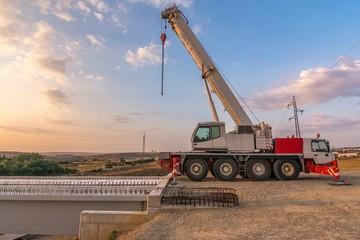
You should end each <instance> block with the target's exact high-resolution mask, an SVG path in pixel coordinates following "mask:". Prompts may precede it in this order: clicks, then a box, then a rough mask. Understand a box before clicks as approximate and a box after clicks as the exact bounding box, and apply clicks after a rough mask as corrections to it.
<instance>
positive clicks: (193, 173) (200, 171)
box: [185, 159, 209, 181]
mask: <svg viewBox="0 0 360 240" xmlns="http://www.w3.org/2000/svg"><path fill="white" fill-rule="evenodd" d="M208 171H209V167H208V165H207V163H206V162H205V160H203V159H189V160H188V161H187V162H186V164H185V174H186V176H187V177H188V178H189V179H191V180H193V181H201V180H203V179H204V178H205V177H206V175H207V174H208Z"/></svg>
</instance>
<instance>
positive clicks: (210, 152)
mask: <svg viewBox="0 0 360 240" xmlns="http://www.w3.org/2000/svg"><path fill="white" fill-rule="evenodd" d="M161 17H162V19H164V20H165V21H166V20H167V21H168V23H169V24H170V26H171V27H172V29H173V31H174V32H175V33H176V35H177V36H178V37H179V39H180V41H181V42H182V43H183V44H184V46H185V48H186V49H187V51H188V52H189V54H190V56H191V57H192V59H193V60H194V61H195V64H196V65H197V66H198V68H199V69H200V71H201V74H202V77H203V80H204V85H205V89H206V92H207V95H208V98H209V101H210V106H211V110H212V113H213V117H214V121H211V122H201V123H198V124H197V126H196V128H195V130H194V132H193V134H192V137H191V145H192V151H189V152H172V153H168V154H166V156H165V157H164V155H163V156H162V157H160V164H161V166H162V167H167V168H168V169H169V170H170V171H173V173H175V174H176V173H185V174H186V176H187V177H188V178H189V179H191V180H193V181H201V180H203V179H204V178H205V177H206V176H207V174H208V171H210V172H211V173H212V174H213V175H214V176H215V177H216V178H218V179H220V180H222V181H232V180H234V179H235V178H236V177H237V175H240V176H241V177H243V178H250V179H252V180H256V181H263V180H267V179H269V177H270V175H272V174H273V175H274V176H276V178H278V179H280V180H294V179H297V178H298V176H299V173H300V172H305V173H318V174H325V175H330V176H333V177H334V181H339V182H341V181H340V176H339V168H338V163H337V160H336V159H335V155H334V154H333V153H332V152H331V149H330V146H329V142H328V141H327V140H325V139H321V138H320V135H319V134H318V137H317V138H275V139H273V138H272V131H271V130H272V129H271V127H270V126H269V125H268V124H267V123H264V122H261V123H259V124H253V123H252V121H251V120H250V118H249V117H248V115H247V114H246V112H245V111H244V109H243V107H242V106H241V104H240V102H239V101H238V99H237V98H236V96H235V95H234V93H233V92H232V91H231V89H230V88H229V86H228V85H227V83H226V81H225V79H224V77H223V76H222V75H221V73H220V72H219V70H218V69H217V67H216V66H215V64H214V62H213V61H212V59H211V58H210V56H209V55H208V54H207V52H206V50H205V49H204V47H203V46H202V44H201V43H200V42H199V40H198V39H197V37H196V36H195V34H194V33H193V31H192V30H191V28H190V27H189V25H188V22H187V19H186V18H185V16H184V15H183V13H182V12H181V11H180V10H179V8H178V7H177V6H176V5H173V6H172V7H170V8H167V9H165V10H164V11H162V12H161ZM165 39H166V35H165V34H164V33H163V34H162V36H161V40H162V43H163V44H164V42H165ZM209 85H210V88H211V91H212V92H214V93H215V94H216V95H217V97H218V98H219V100H220V101H221V103H222V104H223V106H224V107H225V110H226V111H227V112H228V113H229V114H230V116H231V118H232V119H233V120H234V122H235V124H236V127H235V130H234V131H231V132H228V133H226V131H225V123H223V122H220V121H219V119H218V116H217V113H216V109H215V107H214V104H213V101H212V99H211V93H210V90H209Z"/></svg>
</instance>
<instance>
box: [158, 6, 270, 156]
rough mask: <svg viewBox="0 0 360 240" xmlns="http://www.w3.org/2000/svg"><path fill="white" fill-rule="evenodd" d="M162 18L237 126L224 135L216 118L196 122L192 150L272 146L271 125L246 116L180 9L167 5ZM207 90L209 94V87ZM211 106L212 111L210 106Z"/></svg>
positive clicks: (263, 148)
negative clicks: (213, 120) (207, 121)
mask: <svg viewBox="0 0 360 240" xmlns="http://www.w3.org/2000/svg"><path fill="white" fill-rule="evenodd" d="M161 17H162V19H165V20H167V21H168V22H169V24H170V26H171V27H172V29H173V30H174V32H175V33H176V35H177V36H178V37H179V39H180V41H181V42H182V43H183V44H184V46H185V48H186V50H187V51H188V52H189V54H190V56H191V57H192V59H193V60H194V62H195V64H196V65H197V67H198V68H199V70H200V71H201V74H202V77H203V79H206V80H205V87H207V83H209V84H210V86H211V90H212V92H214V93H215V94H216V95H217V97H218V98H219V100H220V101H221V103H222V104H223V105H224V108H225V110H226V111H227V112H228V113H229V114H230V116H231V118H232V119H233V120H234V122H235V124H236V125H237V128H236V129H235V131H233V132H230V133H228V134H225V125H224V123H219V122H218V120H217V119H216V117H215V122H209V123H199V124H198V126H197V128H196V129H195V131H194V133H193V138H192V147H193V150H205V151H217V150H226V151H227V150H231V151H249V150H250V151H255V150H267V149H271V148H272V146H271V141H272V140H271V138H272V136H271V128H270V127H269V125H267V124H265V123H261V124H260V125H253V123H252V122H251V120H250V118H249V116H248V115H247V114H246V112H245V111H244V108H243V107H242V106H241V104H240V102H239V101H238V99H237V98H236V96H235V95H234V93H233V92H232V91H231V89H230V88H229V86H228V85H227V83H226V81H225V79H224V78H223V76H222V75H221V74H220V72H219V70H218V69H217V67H216V66H215V63H214V62H213V61H212V59H211V58H210V56H209V55H208V53H207V52H206V50H205V48H204V47H203V46H202V44H201V43H200V41H199V40H198V39H197V37H196V36H195V34H194V33H193V31H192V30H191V28H190V27H189V25H188V22H187V20H186V18H185V17H184V15H183V14H182V12H181V11H180V10H179V8H178V7H177V6H176V5H174V6H172V7H170V8H167V9H165V10H164V11H163V12H162V13H161ZM206 90H207V93H208V95H209V91H208V89H206ZM209 98H210V96H209ZM210 103H211V99H210ZM210 105H211V104H210ZM211 108H212V111H213V114H214V109H213V106H212V105H211ZM214 115H215V114H214ZM206 125H208V126H206ZM206 127H208V132H209V135H214V136H216V137H214V136H206V134H204V132H206V129H205V128H206ZM216 127H219V128H220V129H219V134H220V137H218V135H219V134H215V133H212V132H213V131H218V130H216V129H215V128H216ZM199 131H200V132H199ZM201 135H203V136H201ZM215 138H216V140H215ZM217 138H219V139H217Z"/></svg>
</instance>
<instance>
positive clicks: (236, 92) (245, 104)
mask: <svg viewBox="0 0 360 240" xmlns="http://www.w3.org/2000/svg"><path fill="white" fill-rule="evenodd" d="M208 56H209V58H210V59H211V61H212V62H213V63H214V65H215V67H216V68H217V69H218V71H219V73H220V74H221V75H222V76H223V78H224V79H225V81H226V82H227V83H228V84H229V86H230V87H231V89H232V90H233V91H234V92H235V94H236V95H237V96H238V98H240V100H241V101H242V102H243V103H244V106H245V107H246V108H247V109H248V110H249V112H250V113H251V115H253V117H254V118H255V119H256V120H257V121H258V122H259V124H260V123H261V122H260V120H259V119H258V118H257V116H256V115H255V113H254V112H253V111H252V110H251V108H250V107H249V105H248V104H247V103H246V102H245V100H244V99H243V98H242V97H241V96H240V94H239V93H238V91H236V89H235V88H234V86H233V85H232V84H231V82H230V81H229V80H228V79H227V77H226V76H225V75H224V73H223V72H222V71H221V69H220V68H219V66H218V65H217V64H216V62H215V61H214V59H212V57H210V55H209V54H208Z"/></svg>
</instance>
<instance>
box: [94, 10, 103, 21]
mask: <svg viewBox="0 0 360 240" xmlns="http://www.w3.org/2000/svg"><path fill="white" fill-rule="evenodd" d="M94 16H95V17H96V18H97V20H99V21H100V22H103V21H104V16H103V15H102V14H101V13H98V12H94Z"/></svg>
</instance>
